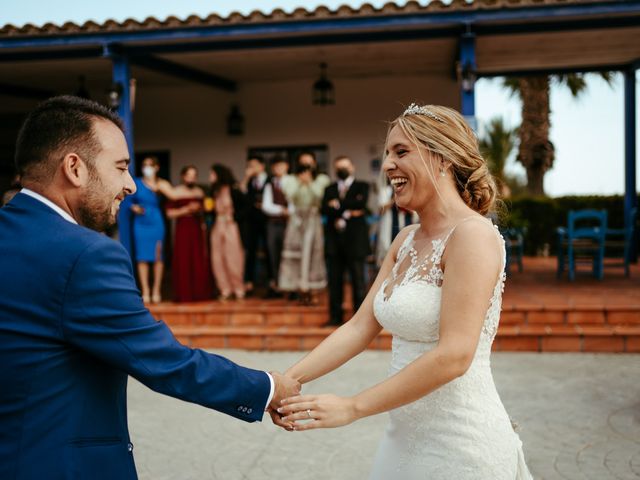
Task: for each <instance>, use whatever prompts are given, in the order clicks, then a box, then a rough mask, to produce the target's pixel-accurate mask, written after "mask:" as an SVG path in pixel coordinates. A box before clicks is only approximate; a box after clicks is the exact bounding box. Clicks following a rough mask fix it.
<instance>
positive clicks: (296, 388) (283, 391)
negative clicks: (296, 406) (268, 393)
mask: <svg viewBox="0 0 640 480" xmlns="http://www.w3.org/2000/svg"><path fill="white" fill-rule="evenodd" d="M269 374H270V375H271V377H272V378H273V383H274V393H273V398H272V399H271V403H270V404H269V408H267V411H268V412H269V415H270V416H271V420H273V423H275V424H276V425H278V426H279V427H282V428H285V429H287V430H292V429H293V425H292V424H291V423H290V422H283V421H282V418H281V415H280V414H279V413H278V412H277V409H278V407H279V406H280V402H281V401H282V399H284V398H289V397H295V396H296V395H300V389H301V388H302V386H301V385H300V382H298V381H297V380H294V379H293V378H291V377H287V376H286V375H282V374H281V373H278V372H269Z"/></svg>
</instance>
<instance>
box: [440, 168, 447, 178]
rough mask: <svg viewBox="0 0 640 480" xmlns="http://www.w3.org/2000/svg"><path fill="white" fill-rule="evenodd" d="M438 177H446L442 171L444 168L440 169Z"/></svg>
mask: <svg viewBox="0 0 640 480" xmlns="http://www.w3.org/2000/svg"><path fill="white" fill-rule="evenodd" d="M440 176H441V177H446V176H447V174H446V173H445V171H444V167H440Z"/></svg>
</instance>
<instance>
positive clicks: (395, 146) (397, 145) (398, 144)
mask: <svg viewBox="0 0 640 480" xmlns="http://www.w3.org/2000/svg"><path fill="white" fill-rule="evenodd" d="M399 148H402V149H404V150H408V149H409V147H408V146H407V145H405V144H404V143H396V144H395V145H394V146H393V147H391V149H392V150H397V149H399Z"/></svg>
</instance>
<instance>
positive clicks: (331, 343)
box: [285, 227, 415, 384]
mask: <svg viewBox="0 0 640 480" xmlns="http://www.w3.org/2000/svg"><path fill="white" fill-rule="evenodd" d="M411 228H415V227H408V228H405V229H403V230H402V231H401V232H400V233H399V234H398V235H397V237H396V239H395V240H394V242H393V244H392V245H391V247H390V248H389V252H388V253H387V256H386V257H385V259H384V262H383V263H382V266H381V267H380V271H379V272H378V275H377V276H376V279H375V281H374V282H373V285H372V286H371V288H370V289H369V292H368V293H367V296H366V298H365V299H364V301H363V302H362V305H361V306H360V308H359V309H358V311H357V312H356V314H355V315H354V316H353V317H352V318H351V320H349V321H348V322H347V323H345V324H344V325H342V326H341V327H340V328H338V329H337V330H336V331H335V332H333V333H332V334H331V335H330V336H329V337H327V338H326V339H325V340H324V341H323V342H322V343H321V344H320V345H318V346H317V347H316V348H315V349H314V350H312V351H311V352H310V353H309V354H308V355H307V356H305V357H304V358H302V360H300V361H299V362H298V363H296V364H295V365H294V366H292V367H291V368H289V370H287V371H286V373H285V374H286V375H288V376H290V377H292V378H294V379H296V380H298V381H299V382H300V383H302V384H304V383H308V382H310V381H312V380H315V379H316V378H318V377H321V376H323V375H325V374H327V373H329V372H331V371H333V370H335V369H336V368H338V367H339V366H341V365H342V364H344V363H346V362H347V361H348V360H350V359H352V358H353V357H355V356H356V355H358V354H359V353H360V352H362V351H363V350H364V349H365V348H367V346H368V345H369V344H370V343H371V341H372V340H373V339H374V338H375V337H376V336H377V335H378V334H379V333H380V330H382V327H381V326H380V324H379V323H378V322H377V320H376V319H375V316H374V315H373V299H374V298H375V296H376V293H377V291H378V290H379V289H380V286H381V285H382V283H383V282H384V280H385V278H387V277H388V276H389V273H390V272H391V269H392V268H393V264H394V263H395V258H396V254H397V251H398V248H399V246H400V245H402V242H403V241H404V239H405V237H406V235H407V232H408V231H410V229H411Z"/></svg>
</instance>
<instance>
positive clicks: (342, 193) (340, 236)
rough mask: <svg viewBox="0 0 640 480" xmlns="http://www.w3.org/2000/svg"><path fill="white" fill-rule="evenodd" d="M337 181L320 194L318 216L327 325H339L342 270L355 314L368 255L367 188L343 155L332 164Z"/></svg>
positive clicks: (348, 159) (363, 295) (363, 293)
mask: <svg viewBox="0 0 640 480" xmlns="http://www.w3.org/2000/svg"><path fill="white" fill-rule="evenodd" d="M333 165H334V168H335V171H336V176H337V177H338V181H337V182H335V183H332V184H331V185H329V186H328V187H327V189H326V190H325V191H324V198H323V200H322V214H323V215H325V216H326V219H327V224H326V228H325V253H326V255H327V259H328V263H329V310H330V311H329V314H330V318H329V323H330V324H331V325H340V324H342V320H343V318H342V300H343V287H344V273H345V270H346V271H348V272H349V278H350V279H351V288H352V292H353V309H354V311H356V310H357V309H358V308H359V307H360V304H361V303H362V301H363V300H364V297H365V293H366V292H365V284H364V264H365V259H366V257H367V255H369V227H368V226H367V219H366V208H367V201H368V199H369V185H368V184H367V183H365V182H360V181H358V180H355V178H354V176H353V175H354V172H355V168H354V166H353V162H352V161H351V159H350V158H349V157H347V156H344V155H343V156H339V157H337V158H336V159H335V160H334V161H333Z"/></svg>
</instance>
